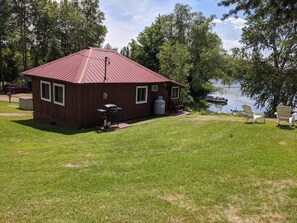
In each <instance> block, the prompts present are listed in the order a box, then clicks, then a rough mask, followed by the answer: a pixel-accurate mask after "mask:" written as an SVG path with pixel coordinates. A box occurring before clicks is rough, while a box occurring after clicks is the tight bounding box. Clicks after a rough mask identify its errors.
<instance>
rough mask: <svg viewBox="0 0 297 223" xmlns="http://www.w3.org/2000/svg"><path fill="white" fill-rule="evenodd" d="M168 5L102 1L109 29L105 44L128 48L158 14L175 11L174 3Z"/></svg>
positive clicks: (133, 0) (149, 0) (144, 0)
mask: <svg viewBox="0 0 297 223" xmlns="http://www.w3.org/2000/svg"><path fill="white" fill-rule="evenodd" d="M167 3H168V2H167V1H164V2H162V1H161V3H158V4H155V3H154V1H152V0H142V1H139V0H125V1H124V2H122V1H119V0H102V1H100V7H101V9H102V11H103V12H104V13H105V19H106V20H105V21H104V24H105V25H106V26H107V29H108V33H107V35H106V38H105V43H104V44H106V43H109V44H111V45H112V46H113V47H118V48H119V49H121V48H122V47H124V46H126V45H127V44H128V43H129V42H131V39H132V38H134V39H135V38H136V37H137V36H138V34H139V33H140V32H142V31H143V30H144V28H145V27H146V26H149V25H150V24H151V23H152V22H154V21H155V18H156V17H157V16H158V14H167V13H169V12H171V11H172V10H173V7H174V2H170V5H168V4H167ZM171 5H172V6H171Z"/></svg>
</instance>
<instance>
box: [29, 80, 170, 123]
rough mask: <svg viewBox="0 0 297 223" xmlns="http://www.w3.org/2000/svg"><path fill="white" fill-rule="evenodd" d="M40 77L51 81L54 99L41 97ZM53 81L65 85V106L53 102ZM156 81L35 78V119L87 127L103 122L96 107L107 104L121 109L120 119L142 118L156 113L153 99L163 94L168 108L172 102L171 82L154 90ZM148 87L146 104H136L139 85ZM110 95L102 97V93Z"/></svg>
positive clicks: (33, 83)
mask: <svg viewBox="0 0 297 223" xmlns="http://www.w3.org/2000/svg"><path fill="white" fill-rule="evenodd" d="M40 80H44V81H48V82H50V83H51V89H52V92H51V94H52V95H51V97H52V102H47V101H43V100H41V96H40ZM53 83H58V84H64V85H65V106H61V105H57V104H54V103H53ZM151 85H153V84H106V85H103V84H72V83H63V82H59V81H55V80H49V79H39V78H35V77H33V78H32V93H33V106H34V113H33V115H34V119H37V120H44V121H47V122H52V123H56V124H58V125H63V126H68V127H73V128H87V127H94V126H96V125H101V124H103V118H102V114H101V113H100V112H98V111H97V109H98V108H103V105H104V104H116V105H118V106H119V107H121V108H122V109H121V110H120V111H119V112H118V120H119V121H125V120H130V119H136V118H142V117H147V116H151V115H153V112H154V100H155V99H156V98H157V97H158V96H163V98H164V100H165V101H166V110H168V106H169V103H170V100H169V97H170V95H169V94H168V92H167V91H168V90H167V88H168V86H167V87H166V86H165V85H164V84H163V83H162V84H161V83H159V84H154V85H158V91H151ZM137 86H147V87H148V101H147V103H145V104H136V87H137ZM104 92H106V93H107V99H103V93H104Z"/></svg>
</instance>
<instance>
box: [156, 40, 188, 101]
mask: <svg viewBox="0 0 297 223" xmlns="http://www.w3.org/2000/svg"><path fill="white" fill-rule="evenodd" d="M157 57H158V59H159V60H160V65H161V69H160V73H161V74H162V75H164V76H166V77H167V78H170V79H171V80H174V81H177V82H178V83H181V84H183V85H184V86H185V88H184V89H183V91H182V94H181V99H182V100H183V101H184V102H190V101H192V100H191V98H189V97H188V95H189V85H188V79H187V78H188V76H189V72H190V69H191V68H192V64H191V53H190V52H189V51H188V46H187V45H186V44H183V43H172V42H166V43H164V44H163V45H162V47H161V50H160V52H159V54H158V55H157Z"/></svg>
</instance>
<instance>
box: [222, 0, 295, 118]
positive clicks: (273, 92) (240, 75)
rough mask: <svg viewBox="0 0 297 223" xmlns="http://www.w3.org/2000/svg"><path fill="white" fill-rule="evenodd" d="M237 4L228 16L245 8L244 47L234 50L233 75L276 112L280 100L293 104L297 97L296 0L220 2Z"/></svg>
mask: <svg viewBox="0 0 297 223" xmlns="http://www.w3.org/2000/svg"><path fill="white" fill-rule="evenodd" d="M233 4H234V5H235V9H232V10H230V12H229V13H227V14H226V16H225V17H228V16H230V15H232V14H236V13H237V12H238V11H240V10H243V11H244V12H245V14H246V19H247V22H246V26H245V27H244V28H243V33H242V36H241V43H243V48H242V49H241V50H239V49H237V50H234V52H236V53H235V54H234V57H233V59H235V60H236V61H237V63H233V69H234V70H233V71H234V72H233V75H234V76H233V77H234V78H235V79H237V80H239V81H240V83H241V87H242V91H243V92H244V93H245V94H246V95H247V96H250V97H252V98H253V99H255V101H256V104H257V105H259V106H261V107H262V106H264V105H268V108H267V110H268V112H269V113H270V114H273V112H274V111H275V109H276V106H277V105H278V104H280V103H282V104H285V105H290V106H291V105H292V102H293V98H294V97H296V96H297V81H296V80H297V63H296V62H297V41H296V29H297V23H296V7H297V6H296V3H295V1H290V0H282V1H277V2H274V1H250V0H247V1H236V0H235V1H234V0H223V1H221V2H220V5H223V6H230V5H233Z"/></svg>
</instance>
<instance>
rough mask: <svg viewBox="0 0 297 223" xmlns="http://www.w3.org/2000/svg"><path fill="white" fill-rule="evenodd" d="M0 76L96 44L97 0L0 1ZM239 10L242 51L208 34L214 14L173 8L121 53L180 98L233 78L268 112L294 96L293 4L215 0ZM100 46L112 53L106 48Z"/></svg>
mask: <svg viewBox="0 0 297 223" xmlns="http://www.w3.org/2000/svg"><path fill="white" fill-rule="evenodd" d="M0 4H1V7H0V73H1V80H2V82H4V80H5V81H13V80H14V79H15V78H17V77H18V74H19V73H20V72H21V71H23V70H26V69H29V68H32V67H35V66H38V65H40V64H43V63H46V62H49V61H52V60H55V59H58V58H60V57H62V56H65V55H68V54H70V53H73V52H76V51H79V50H81V49H84V48H86V47H88V46H97V47H100V46H102V43H103V41H104V37H105V35H106V33H107V28H106V27H105V26H104V24H103V21H104V13H103V12H102V11H101V10H100V7H99V0H61V1H60V2H59V3H57V2H56V1H54V0H22V1H17V0H0ZM219 5H220V6H227V7H229V8H230V7H231V8H232V6H233V8H232V9H231V10H230V11H229V12H228V13H226V14H225V15H224V18H228V17H229V16H234V15H235V16H236V15H237V13H238V12H243V13H244V15H245V19H246V24H245V27H244V28H243V33H242V36H241V40H240V42H241V43H242V45H243V47H242V48H235V49H233V50H232V53H231V54H230V53H227V52H226V51H225V50H224V49H223V47H222V41H221V39H220V38H219V36H218V35H217V34H216V33H214V32H213V27H214V25H215V24H214V18H215V16H210V17H206V16H204V15H203V13H201V12H195V11H193V10H192V8H191V7H190V6H189V5H185V4H176V5H175V8H174V10H173V12H171V13H169V14H165V15H159V16H157V17H156V19H155V21H154V22H153V23H152V24H151V25H149V26H147V27H145V29H144V30H143V31H142V32H140V33H139V35H138V36H137V37H136V39H132V40H131V42H130V43H128V45H127V46H126V47H124V48H123V49H121V53H122V54H123V55H125V56H127V57H130V58H131V59H133V60H135V61H137V62H138V63H140V64H142V65H144V66H146V67H148V68H149V69H151V70H153V71H156V72H158V73H160V74H162V75H164V76H166V77H168V78H170V79H172V80H175V81H177V82H179V83H181V84H183V85H184V86H185V88H184V90H183V92H182V100H183V101H184V102H186V103H193V102H199V101H201V99H203V98H204V97H205V95H206V94H207V93H209V92H211V91H213V90H214V86H213V85H212V83H211V80H212V79H224V80H225V82H232V81H239V82H240V84H241V90H242V92H243V93H244V94H245V95H247V96H249V97H251V98H253V99H254V100H255V101H256V103H257V105H258V106H259V107H262V106H264V105H268V111H269V113H270V114H273V112H274V111H275V108H276V106H277V105H278V104H280V103H282V104H287V105H293V103H294V99H296V98H297V81H296V80H297V55H296V52H297V38H296V37H297V35H296V30H297V22H296V21H297V14H296V11H297V8H296V7H297V5H296V2H295V1H293V0H279V1H264V0H261V1H253V0H245V1H241V0H221V1H220V2H219ZM106 48H110V49H116V50H117V48H114V47H112V46H110V45H109V44H107V45H106Z"/></svg>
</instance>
